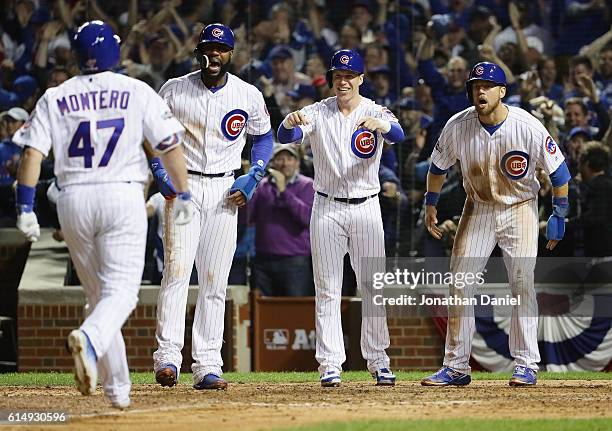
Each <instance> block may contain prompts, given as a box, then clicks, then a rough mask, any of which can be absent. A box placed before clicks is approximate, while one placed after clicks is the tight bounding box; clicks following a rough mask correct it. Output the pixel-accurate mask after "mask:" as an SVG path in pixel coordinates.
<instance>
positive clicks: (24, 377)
mask: <svg viewBox="0 0 612 431" xmlns="http://www.w3.org/2000/svg"><path fill="white" fill-rule="evenodd" d="M429 373H430V372H429V371H398V372H396V374H397V378H398V379H399V380H401V381H414V382H416V381H419V380H420V379H422V378H423V377H425V376H426V375H428V374H429ZM131 376H132V382H133V383H134V384H147V383H149V384H153V383H155V378H154V376H153V372H150V373H132V375H131ZM223 376H224V377H225V378H226V379H227V380H228V381H230V382H232V383H305V382H317V381H318V380H319V375H318V374H317V373H316V372H284V373H226V374H224V375H223ZM509 376H510V373H483V372H475V373H473V374H472V379H473V380H507V379H508V377H509ZM370 379H371V377H370V375H369V374H368V373H367V372H365V371H345V372H344V373H342V380H343V381H345V382H355V381H369V380H370ZM538 379H540V380H612V373H600V372H568V373H548V372H541V373H538ZM180 381H181V383H184V384H190V383H191V381H192V380H191V374H189V373H183V374H181V376H180ZM73 382H74V380H73V376H72V374H71V373H6V374H0V386H62V385H66V386H69V385H72V384H73Z"/></svg>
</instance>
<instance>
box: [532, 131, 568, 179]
mask: <svg viewBox="0 0 612 431" xmlns="http://www.w3.org/2000/svg"><path fill="white" fill-rule="evenodd" d="M542 129H543V130H542V132H543V133H541V134H538V135H539V137H536V145H537V151H536V154H538V159H537V163H536V166H537V167H538V168H541V169H543V170H544V172H546V173H547V174H548V175H550V174H552V173H553V172H555V171H556V170H557V168H558V167H559V166H561V163H563V161H564V160H565V157H563V154H562V153H561V149H560V148H559V146H558V145H557V143H556V142H555V141H554V139H553V138H551V136H550V135H549V134H548V131H546V129H544V126H542Z"/></svg>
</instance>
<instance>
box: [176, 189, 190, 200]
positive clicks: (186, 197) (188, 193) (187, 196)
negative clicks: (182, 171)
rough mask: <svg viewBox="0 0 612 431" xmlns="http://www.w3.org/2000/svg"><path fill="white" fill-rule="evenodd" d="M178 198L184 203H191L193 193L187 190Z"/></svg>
mask: <svg viewBox="0 0 612 431" xmlns="http://www.w3.org/2000/svg"><path fill="white" fill-rule="evenodd" d="M177 196H178V198H179V199H180V200H182V201H190V200H191V192H190V191H189V190H187V191H186V192H183V193H179V194H178V195H177Z"/></svg>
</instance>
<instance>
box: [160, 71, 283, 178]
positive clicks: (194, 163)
mask: <svg viewBox="0 0 612 431" xmlns="http://www.w3.org/2000/svg"><path fill="white" fill-rule="evenodd" d="M227 76H228V78H227V82H226V84H225V85H224V86H223V87H221V88H220V89H218V90H217V91H215V92H212V91H210V90H209V89H208V88H207V87H206V86H205V85H204V84H203V83H202V79H201V78H200V71H199V70H198V71H195V72H192V73H189V74H187V75H184V76H181V77H179V78H174V79H171V80H169V81H168V82H166V83H165V84H164V85H163V87H162V88H161V89H160V90H159V94H160V96H162V97H163V98H164V99H165V100H166V102H167V103H168V105H169V106H170V109H171V110H172V113H173V114H174V115H175V116H176V118H178V120H179V121H180V122H181V123H182V124H183V126H185V130H186V133H185V143H184V150H185V159H186V163H187V169H191V170H194V171H198V172H203V173H206V174H218V173H222V172H228V171H231V170H235V169H238V168H240V161H241V160H240V154H241V153H242V149H243V148H244V145H245V143H246V134H247V133H248V134H250V135H263V134H265V133H267V132H268V131H269V130H270V128H271V126H270V115H269V114H268V110H267V109H266V105H265V103H264V99H263V95H262V94H261V92H260V91H259V90H258V89H257V88H256V87H255V86H253V85H251V84H248V83H246V82H244V81H243V80H241V79H240V78H238V77H236V76H234V75H232V74H230V73H228V74H227ZM254 162H256V161H254Z"/></svg>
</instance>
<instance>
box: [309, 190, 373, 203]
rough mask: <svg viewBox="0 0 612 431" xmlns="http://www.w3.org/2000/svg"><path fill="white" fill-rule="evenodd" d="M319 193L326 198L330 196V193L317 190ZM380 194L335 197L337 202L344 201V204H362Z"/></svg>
mask: <svg viewBox="0 0 612 431" xmlns="http://www.w3.org/2000/svg"><path fill="white" fill-rule="evenodd" d="M317 194H318V195H320V196H323V197H324V198H328V197H329V195H328V194H327V193H322V192H317ZM376 196H378V195H372V196H366V197H365V198H333V199H334V200H335V201H336V202H342V203H343V204H351V205H358V204H362V203H364V202H365V201H367V200H368V199H371V198H373V197H376Z"/></svg>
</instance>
